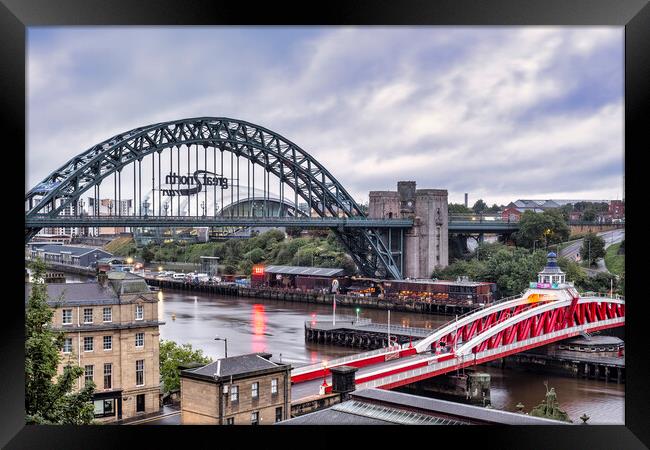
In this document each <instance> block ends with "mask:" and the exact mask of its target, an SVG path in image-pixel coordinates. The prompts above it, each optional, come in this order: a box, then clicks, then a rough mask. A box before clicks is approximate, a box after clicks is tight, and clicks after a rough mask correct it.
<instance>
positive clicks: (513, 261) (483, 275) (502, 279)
mask: <svg viewBox="0 0 650 450" xmlns="http://www.w3.org/2000/svg"><path fill="white" fill-rule="evenodd" d="M483 252H484V255H482V254H481V253H483ZM545 263H546V257H545V255H544V254H543V252H536V253H535V254H534V255H533V254H531V253H530V252H529V251H527V250H525V249H522V248H513V247H507V246H505V245H503V244H499V243H482V244H481V245H480V246H479V259H477V258H476V256H474V258H473V259H470V260H468V261H463V260H460V261H456V262H454V263H452V264H450V265H449V266H447V267H445V268H444V269H441V270H438V271H435V272H434V273H433V277H434V278H439V279H447V280H454V279H456V278H457V277H459V276H468V277H469V278H470V279H472V280H476V281H489V282H493V283H496V285H497V291H498V294H499V295H500V296H501V297H507V296H510V295H515V294H518V293H520V292H522V291H524V290H525V289H526V288H527V287H528V283H529V282H531V281H535V280H537V272H539V271H540V270H541V269H542V267H543V266H544V264H545Z"/></svg>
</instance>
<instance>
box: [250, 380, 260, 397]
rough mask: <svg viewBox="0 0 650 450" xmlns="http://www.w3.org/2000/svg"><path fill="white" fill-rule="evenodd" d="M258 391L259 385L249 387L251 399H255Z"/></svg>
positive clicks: (254, 384)
mask: <svg viewBox="0 0 650 450" xmlns="http://www.w3.org/2000/svg"><path fill="white" fill-rule="evenodd" d="M259 389H260V384H259V383H253V384H252V385H251V397H253V398H257V394H258V393H259Z"/></svg>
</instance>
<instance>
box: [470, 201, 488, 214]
mask: <svg viewBox="0 0 650 450" xmlns="http://www.w3.org/2000/svg"><path fill="white" fill-rule="evenodd" d="M487 207H488V205H487V204H486V203H485V202H484V201H483V200H482V199H480V198H479V199H478V200H476V202H475V203H474V206H472V211H474V212H475V213H476V214H480V213H482V212H483V211H485V210H486V209H487Z"/></svg>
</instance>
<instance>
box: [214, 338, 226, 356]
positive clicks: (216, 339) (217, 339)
mask: <svg viewBox="0 0 650 450" xmlns="http://www.w3.org/2000/svg"><path fill="white" fill-rule="evenodd" d="M214 340H215V341H223V342H224V346H225V347H224V353H225V355H226V356H225V357H226V358H227V357H228V338H222V337H219V336H217V337H216V338H214Z"/></svg>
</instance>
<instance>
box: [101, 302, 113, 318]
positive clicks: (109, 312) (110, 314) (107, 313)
mask: <svg viewBox="0 0 650 450" xmlns="http://www.w3.org/2000/svg"><path fill="white" fill-rule="evenodd" d="M102 320H103V321H104V322H112V321H113V308H111V307H110V306H106V307H105V308H104V312H103V314H102Z"/></svg>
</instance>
